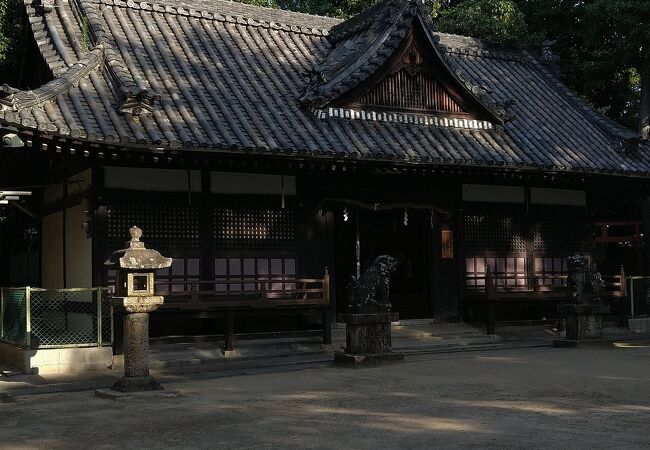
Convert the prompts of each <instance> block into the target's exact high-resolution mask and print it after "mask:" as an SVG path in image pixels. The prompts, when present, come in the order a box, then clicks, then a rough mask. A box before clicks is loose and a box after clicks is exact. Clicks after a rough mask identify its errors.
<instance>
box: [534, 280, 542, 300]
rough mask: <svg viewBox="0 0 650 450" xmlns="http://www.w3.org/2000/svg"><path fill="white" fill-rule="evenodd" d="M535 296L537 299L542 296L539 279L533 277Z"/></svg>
mask: <svg viewBox="0 0 650 450" xmlns="http://www.w3.org/2000/svg"><path fill="white" fill-rule="evenodd" d="M533 295H534V296H535V297H539V296H540V286H539V278H537V277H533Z"/></svg>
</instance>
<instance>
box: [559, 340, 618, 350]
mask: <svg viewBox="0 0 650 450" xmlns="http://www.w3.org/2000/svg"><path fill="white" fill-rule="evenodd" d="M613 345H614V342H613V341H611V340H608V339H582V340H574V339H555V340H553V347H555V348H607V347H612V346H613Z"/></svg>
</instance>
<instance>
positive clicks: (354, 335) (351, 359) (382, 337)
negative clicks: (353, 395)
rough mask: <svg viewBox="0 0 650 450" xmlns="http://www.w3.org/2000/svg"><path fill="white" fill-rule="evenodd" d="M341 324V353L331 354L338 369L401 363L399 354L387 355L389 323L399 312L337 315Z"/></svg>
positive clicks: (389, 344)
mask: <svg viewBox="0 0 650 450" xmlns="http://www.w3.org/2000/svg"><path fill="white" fill-rule="evenodd" d="M337 318H338V320H339V321H342V322H345V341H346V342H345V344H346V346H345V351H344V352H338V353H335V354H334V364H335V365H336V366H339V367H349V368H358V367H372V366H379V365H382V364H387V363H391V362H397V361H402V360H403V359H404V354H403V353H394V352H391V350H390V348H391V329H390V324H391V322H396V321H397V320H399V313H391V312H382V313H371V314H339V315H338V317H337Z"/></svg>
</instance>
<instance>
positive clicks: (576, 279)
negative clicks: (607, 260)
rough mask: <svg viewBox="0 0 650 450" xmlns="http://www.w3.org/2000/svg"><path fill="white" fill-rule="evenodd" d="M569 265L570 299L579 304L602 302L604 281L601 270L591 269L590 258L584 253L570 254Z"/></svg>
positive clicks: (568, 289) (568, 285)
mask: <svg viewBox="0 0 650 450" xmlns="http://www.w3.org/2000/svg"><path fill="white" fill-rule="evenodd" d="M567 266H568V269H569V276H568V277H567V291H568V292H567V293H568V296H569V301H570V302H571V303H577V304H579V305H589V304H600V303H601V299H600V291H601V289H602V288H603V285H604V282H603V278H602V276H601V275H600V273H599V272H596V273H592V272H591V271H589V260H588V259H587V258H586V257H585V256H582V255H574V256H569V257H568V258H567Z"/></svg>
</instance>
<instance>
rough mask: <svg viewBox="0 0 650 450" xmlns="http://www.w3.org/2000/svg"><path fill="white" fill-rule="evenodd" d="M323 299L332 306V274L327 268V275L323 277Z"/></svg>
mask: <svg viewBox="0 0 650 450" xmlns="http://www.w3.org/2000/svg"><path fill="white" fill-rule="evenodd" d="M323 299H324V300H327V304H328V305H329V304H330V274H329V271H328V270H327V267H325V275H324V276H323Z"/></svg>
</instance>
